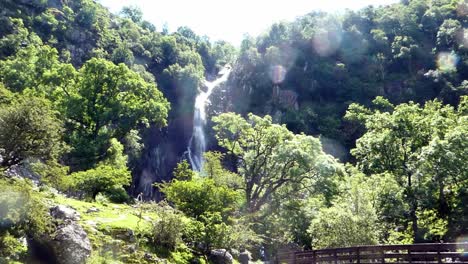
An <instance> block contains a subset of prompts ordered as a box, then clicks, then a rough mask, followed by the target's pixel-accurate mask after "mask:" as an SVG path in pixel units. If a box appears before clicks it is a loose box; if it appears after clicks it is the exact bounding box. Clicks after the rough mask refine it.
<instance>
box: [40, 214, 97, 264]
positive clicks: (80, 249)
mask: <svg viewBox="0 0 468 264" xmlns="http://www.w3.org/2000/svg"><path fill="white" fill-rule="evenodd" d="M49 212H50V215H51V216H52V218H53V220H54V223H55V230H54V232H52V233H51V234H45V235H43V236H42V237H41V239H40V241H36V243H37V242H38V243H39V244H41V245H42V247H43V248H47V249H49V250H50V254H51V255H52V256H51V257H53V258H54V259H55V262H56V263H59V264H62V263H63V264H82V263H86V259H87V258H88V257H89V256H90V255H91V242H90V241H89V239H88V235H87V234H86V232H85V231H84V230H83V228H82V227H81V226H80V225H79V224H78V220H79V219H80V215H79V214H78V212H76V211H75V210H73V209H72V208H69V207H66V206H63V205H58V206H54V207H52V208H50V210H49Z"/></svg>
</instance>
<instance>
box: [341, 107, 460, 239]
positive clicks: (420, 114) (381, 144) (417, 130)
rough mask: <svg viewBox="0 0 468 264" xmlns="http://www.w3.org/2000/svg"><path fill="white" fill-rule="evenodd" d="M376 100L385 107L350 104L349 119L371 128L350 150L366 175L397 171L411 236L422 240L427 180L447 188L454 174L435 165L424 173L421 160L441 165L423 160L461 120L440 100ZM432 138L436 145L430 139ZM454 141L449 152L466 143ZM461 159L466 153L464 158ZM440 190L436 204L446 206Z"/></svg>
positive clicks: (452, 162)
mask: <svg viewBox="0 0 468 264" xmlns="http://www.w3.org/2000/svg"><path fill="white" fill-rule="evenodd" d="M374 103H377V104H378V105H380V106H382V105H384V106H385V108H386V109H387V110H384V111H381V110H373V111H371V110H369V109H366V108H364V107H362V106H359V105H356V104H352V105H351V106H350V107H349V110H348V112H347V114H346V117H347V118H349V119H351V120H360V121H361V122H363V123H364V124H365V126H366V129H367V132H366V133H365V134H364V135H363V136H362V137H361V138H360V139H358V140H357V142H356V148H355V149H353V150H352V151H351V153H352V154H353V155H354V156H355V157H356V159H357V165H358V167H359V168H360V169H362V170H363V171H364V172H365V173H368V174H372V173H384V172H388V173H390V174H391V175H394V177H395V180H396V182H398V184H399V185H400V186H401V187H402V188H404V190H405V192H404V197H405V202H406V204H407V205H408V208H409V219H410V221H411V230H412V236H413V239H414V241H420V240H421V239H422V237H423V234H422V233H421V232H419V231H418V217H417V212H418V210H420V208H421V207H427V206H428V205H425V204H424V202H423V201H424V200H425V199H421V198H422V197H424V194H423V192H424V190H425V189H426V188H427V187H428V186H427V185H425V184H424V183H425V181H424V180H423V179H427V178H428V177H429V178H432V179H433V180H434V182H437V183H438V184H441V186H440V188H442V189H444V188H446V187H448V186H446V185H445V184H444V183H445V182H446V181H447V180H449V179H450V178H451V177H453V173H450V174H449V173H442V171H440V172H438V171H437V169H436V170H435V171H434V170H433V171H431V172H429V171H427V170H426V172H427V173H422V172H423V171H422V169H423V168H424V166H423V167H421V165H420V164H426V165H425V166H429V167H430V168H432V169H434V168H435V167H433V166H436V164H437V163H435V164H434V163H433V161H432V162H431V161H430V162H429V163H427V162H426V163H425V162H423V161H427V159H428V158H429V157H430V156H426V155H429V153H431V152H429V151H430V150H431V149H432V151H434V149H433V148H432V147H434V146H431V145H435V143H436V142H437V140H438V139H437V138H439V139H440V138H445V137H446V136H448V135H450V134H451V132H450V131H451V130H452V129H454V128H455V127H456V124H457V123H458V122H461V120H463V118H458V117H457V115H458V113H457V112H456V111H455V110H454V108H453V107H451V106H444V105H442V104H441V103H440V102H438V101H433V102H427V103H426V104H425V106H424V107H420V106H419V105H418V104H415V103H412V102H411V103H408V104H401V105H398V106H396V107H392V106H391V105H389V103H388V101H385V100H384V99H382V98H377V99H376V100H375V101H374ZM456 130H457V131H460V130H459V129H456ZM461 131H463V130H461ZM462 135H463V134H462ZM462 137H463V136H462ZM431 141H433V142H434V143H430V142H431ZM456 142H457V144H455V145H451V146H450V145H446V147H450V148H451V149H450V151H459V150H460V148H461V147H462V145H459V144H461V141H460V140H458V141H456ZM446 151H448V150H447V149H446ZM432 153H433V152H432ZM448 153H450V152H448ZM460 154H461V153H460ZM463 158H464V157H463V156H462V157H461V159H463ZM454 162H455V164H456V162H460V161H457V159H454V160H453V161H451V162H447V163H446V164H445V169H448V168H450V167H452V166H453V165H454ZM426 169H427V167H426ZM462 175H463V174H462ZM441 177H442V178H441ZM439 194H440V195H439V198H438V200H439V201H438V203H442V204H445V203H446V202H445V200H446V198H445V195H443V192H439ZM429 197H430V196H426V198H429ZM442 207H444V208H445V209H441V211H439V213H441V216H443V215H447V213H444V211H446V210H447V206H446V205H444V206H442ZM442 207H441V208H442Z"/></svg>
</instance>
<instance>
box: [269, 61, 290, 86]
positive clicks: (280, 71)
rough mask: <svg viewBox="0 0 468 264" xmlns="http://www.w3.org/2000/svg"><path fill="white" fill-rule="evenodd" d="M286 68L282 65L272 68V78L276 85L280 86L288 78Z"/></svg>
mask: <svg viewBox="0 0 468 264" xmlns="http://www.w3.org/2000/svg"><path fill="white" fill-rule="evenodd" d="M286 72H287V71H286V68H284V67H283V66H282V65H275V66H272V67H271V68H270V78H271V80H272V81H273V83H274V84H280V83H282V82H283V81H284V78H285V77H286Z"/></svg>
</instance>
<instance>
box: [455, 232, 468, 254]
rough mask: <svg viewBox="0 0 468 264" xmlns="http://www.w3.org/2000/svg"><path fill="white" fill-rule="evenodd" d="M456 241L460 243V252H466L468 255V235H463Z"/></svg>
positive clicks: (458, 248)
mask: <svg viewBox="0 0 468 264" xmlns="http://www.w3.org/2000/svg"><path fill="white" fill-rule="evenodd" d="M456 242H457V243H458V244H459V246H457V251H458V252H464V254H463V255H464V256H468V236H461V237H459V238H457V240H456Z"/></svg>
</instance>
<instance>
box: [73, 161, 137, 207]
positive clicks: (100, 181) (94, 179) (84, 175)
mask: <svg viewBox="0 0 468 264" xmlns="http://www.w3.org/2000/svg"><path fill="white" fill-rule="evenodd" d="M71 177H73V182H74V183H73V187H72V189H73V190H74V191H76V192H84V194H85V195H86V196H89V197H91V198H93V199H95V198H96V195H97V194H98V193H100V192H102V193H105V194H107V195H110V196H111V197H114V198H117V197H120V198H122V196H121V195H120V194H122V190H123V188H122V187H123V186H128V185H129V184H130V172H129V171H128V170H127V169H126V168H121V169H116V168H114V167H111V166H109V165H100V166H98V167H97V168H95V169H90V170H87V171H81V172H76V173H73V174H72V175H71ZM119 189H120V190H119ZM109 198H110V197H109ZM120 198H119V199H120Z"/></svg>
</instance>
